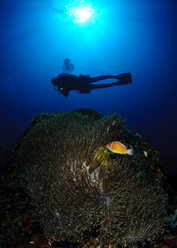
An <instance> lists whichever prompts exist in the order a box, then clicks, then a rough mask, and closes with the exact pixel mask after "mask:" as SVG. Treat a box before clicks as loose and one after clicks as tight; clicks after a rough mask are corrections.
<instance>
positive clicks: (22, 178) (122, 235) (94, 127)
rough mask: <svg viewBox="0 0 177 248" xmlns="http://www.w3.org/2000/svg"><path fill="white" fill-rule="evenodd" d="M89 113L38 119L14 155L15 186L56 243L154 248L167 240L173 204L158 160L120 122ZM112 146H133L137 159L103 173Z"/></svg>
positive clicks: (121, 159)
mask: <svg viewBox="0 0 177 248" xmlns="http://www.w3.org/2000/svg"><path fill="white" fill-rule="evenodd" d="M81 112H82V113H81ZM83 112H84V111H80V112H77V111H76V112H75V111H74V112H64V113H56V114H47V113H42V114H41V115H38V116H36V117H34V119H33V120H32V121H31V123H30V125H29V126H28V128H27V130H26V132H25V133H24V135H22V136H21V137H20V139H19V142H18V144H17V146H16V148H15V151H14V167H15V169H14V172H13V180H15V179H17V182H18V184H19V185H20V187H21V188H22V189H23V190H25V192H26V193H27V195H29V197H30V199H31V204H32V208H33V216H34V218H36V220H37V221H38V223H39V224H40V226H41V228H42V229H43V230H44V232H45V233H46V234H47V235H49V236H50V237H53V236H54V237H55V239H56V240H59V241H62V240H73V239H74V240H77V239H79V240H82V239H83V238H84V237H89V236H92V235H94V237H96V240H97V241H99V242H102V243H103V244H106V245H109V244H112V245H115V244H120V245H123V246H126V245H127V244H129V245H136V244H137V243H138V242H142V243H143V242H145V241H146V240H148V241H153V240H154V239H155V238H156V237H157V236H158V235H160V234H161V233H162V232H163V229H164V226H165V224H166V208H167V204H168V199H167V198H168V197H167V195H166V193H165V192H164V189H163V176H162V173H161V170H160V168H159V166H160V163H161V161H160V158H159V154H158V152H157V151H156V150H155V148H153V147H152V146H151V145H150V144H149V143H148V142H147V140H145V139H144V138H143V137H141V136H140V135H138V134H137V133H135V132H133V131H131V130H130V129H128V128H126V126H125V122H124V120H123V119H122V118H121V117H120V116H119V115H117V114H112V115H106V116H104V117H103V118H101V116H100V118H94V117H93V115H92V114H93V113H92V114H91V115H90V116H89V115H87V114H83ZM86 112H87V113H88V112H89V111H86ZM90 113H91V111H90ZM97 116H98V115H97ZM113 140H118V141H120V142H122V143H124V144H127V145H131V146H132V147H133V148H134V151H135V154H134V155H133V156H127V155H120V154H116V155H112V157H111V163H110V164H109V166H101V164H100V162H99V160H94V155H95V152H96V151H97V150H98V149H99V147H105V146H106V144H108V143H109V142H111V141H113ZM142 150H146V151H148V154H149V156H148V157H145V156H144V154H143V153H142V152H141V151H142ZM159 178H160V179H159Z"/></svg>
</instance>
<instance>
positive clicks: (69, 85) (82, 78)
mask: <svg viewBox="0 0 177 248" xmlns="http://www.w3.org/2000/svg"><path fill="white" fill-rule="evenodd" d="M111 78H113V79H117V80H118V81H117V82H113V83H108V84H93V83H95V82H97V81H100V80H105V79H111ZM51 82H52V84H53V86H54V87H55V88H56V89H57V91H59V92H60V93H62V94H63V95H64V96H65V97H67V96H68V94H69V91H71V90H76V91H79V93H90V92H91V90H93V89H103V88H108V87H112V86H115V85H125V84H130V83H131V82H132V78H131V74H130V73H122V74H119V75H102V76H97V77H90V76H89V75H79V76H75V75H73V74H67V73H61V74H60V75H58V76H57V77H55V78H52V79H51Z"/></svg>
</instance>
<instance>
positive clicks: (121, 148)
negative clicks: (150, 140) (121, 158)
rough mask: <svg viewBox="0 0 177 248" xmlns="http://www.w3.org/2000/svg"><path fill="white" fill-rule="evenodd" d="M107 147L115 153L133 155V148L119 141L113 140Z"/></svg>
mask: <svg viewBox="0 0 177 248" xmlns="http://www.w3.org/2000/svg"><path fill="white" fill-rule="evenodd" d="M106 147H107V148H108V149H109V150H110V151H111V152H114V153H119V154H128V155H133V153H134V152H133V149H132V148H131V149H127V147H126V146H125V145H124V144H122V143H121V142H119V141H113V142H111V143H109V144H107V145H106Z"/></svg>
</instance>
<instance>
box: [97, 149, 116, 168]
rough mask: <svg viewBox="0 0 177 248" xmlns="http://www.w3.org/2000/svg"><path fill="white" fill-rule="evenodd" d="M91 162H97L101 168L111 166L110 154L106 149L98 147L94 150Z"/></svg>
mask: <svg viewBox="0 0 177 248" xmlns="http://www.w3.org/2000/svg"><path fill="white" fill-rule="evenodd" d="M93 160H97V161H98V162H99V163H100V164H101V165H103V166H108V165H111V162H112V159H111V153H110V151H108V149H107V148H106V147H103V146H100V147H99V148H98V149H97V150H96V152H95V155H94V157H93Z"/></svg>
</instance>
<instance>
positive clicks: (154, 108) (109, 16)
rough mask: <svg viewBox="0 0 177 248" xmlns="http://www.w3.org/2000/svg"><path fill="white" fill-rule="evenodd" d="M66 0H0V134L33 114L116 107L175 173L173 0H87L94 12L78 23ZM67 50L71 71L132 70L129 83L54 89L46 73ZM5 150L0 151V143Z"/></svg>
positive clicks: (10, 138) (18, 129) (9, 143)
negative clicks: (71, 16) (67, 10)
mask: <svg viewBox="0 0 177 248" xmlns="http://www.w3.org/2000/svg"><path fill="white" fill-rule="evenodd" d="M67 3H68V1H64V0H62V1H57V0H55V1H44V0H39V1H37V0H36V1H32V0H18V1H14V0H1V1H0V25H1V31H0V32H1V33H0V39H1V43H0V141H1V140H2V141H3V142H4V152H5V151H7V150H9V149H12V147H13V146H14V144H15V143H16V141H17V139H18V137H19V135H20V134H22V133H23V131H24V130H25V128H26V126H27V125H28V123H29V122H30V120H31V119H32V118H33V116H34V115H36V114H39V113H41V112H49V113H53V112H60V111H67V110H74V109H76V108H91V109H94V110H96V111H98V112H100V113H102V114H106V113H112V112H117V113H119V114H121V115H122V116H123V117H124V118H125V119H126V120H127V125H128V127H130V128H132V129H134V130H136V131H137V132H139V133H140V134H142V135H144V136H145V137H147V138H148V139H149V140H150V141H151V143H152V144H153V145H154V146H156V147H157V148H158V149H159V150H160V152H161V154H162V157H163V158H164V160H165V162H166V166H165V168H166V170H167V171H168V173H169V174H174V173H177V78H176V71H177V17H176V13H177V1H175V0H143V1H142V0H109V1H107V0H101V1H96V0H95V1H94V0H91V1H90V4H91V5H92V6H93V8H95V13H97V16H96V17H95V19H94V20H92V21H90V22H89V21H88V22H87V23H86V24H83V25H77V24H74V23H73V22H72V20H69V18H67V17H66V16H65V15H64V14H63V13H62V11H64V6H65V5H66V4H67ZM67 57H69V58H71V62H72V63H73V64H74V65H75V70H74V71H73V73H74V74H76V75H79V74H80V73H81V74H89V75H91V76H96V75H101V74H115V73H123V72H131V73H132V78H133V84H131V85H126V86H117V87H113V88H108V89H102V90H95V91H93V92H91V93H90V94H78V93H77V92H71V93H70V95H69V97H68V98H65V97H63V96H62V95H59V93H57V92H56V91H55V90H54V88H53V86H52V85H51V82H50V80H51V78H52V77H55V76H56V75H58V74H59V73H61V72H62V61H63V60H64V59H65V58H67ZM1 153H3V151H1Z"/></svg>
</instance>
